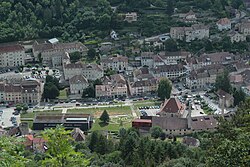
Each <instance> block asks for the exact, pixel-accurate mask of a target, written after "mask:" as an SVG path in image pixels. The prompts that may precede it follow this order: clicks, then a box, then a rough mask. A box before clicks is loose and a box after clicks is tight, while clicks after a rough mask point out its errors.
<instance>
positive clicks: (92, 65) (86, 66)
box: [64, 62, 103, 71]
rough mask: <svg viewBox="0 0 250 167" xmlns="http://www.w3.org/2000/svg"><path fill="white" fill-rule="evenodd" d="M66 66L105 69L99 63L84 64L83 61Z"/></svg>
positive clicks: (66, 65) (67, 67)
mask: <svg viewBox="0 0 250 167" xmlns="http://www.w3.org/2000/svg"><path fill="white" fill-rule="evenodd" d="M64 68H65V69H71V68H81V69H84V70H97V71H103V69H102V67H101V66H100V65H98V64H83V63H81V62H76V63H69V64H65V65H64Z"/></svg>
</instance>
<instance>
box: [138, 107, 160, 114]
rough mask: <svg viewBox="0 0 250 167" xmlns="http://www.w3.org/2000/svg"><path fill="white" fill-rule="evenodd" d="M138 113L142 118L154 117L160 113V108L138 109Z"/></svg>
mask: <svg viewBox="0 0 250 167" xmlns="http://www.w3.org/2000/svg"><path fill="white" fill-rule="evenodd" d="M139 111H140V114H141V115H142V116H156V114H157V113H158V112H159V111H160V106H145V107H139Z"/></svg>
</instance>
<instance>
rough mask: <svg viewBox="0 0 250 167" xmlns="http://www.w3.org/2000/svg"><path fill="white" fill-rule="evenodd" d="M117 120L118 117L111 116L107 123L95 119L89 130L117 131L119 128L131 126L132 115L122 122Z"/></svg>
mask: <svg viewBox="0 0 250 167" xmlns="http://www.w3.org/2000/svg"><path fill="white" fill-rule="evenodd" d="M120 122H121V121H120V120H118V118H112V119H111V121H110V123H109V124H108V125H106V124H104V123H102V122H101V121H100V120H99V119H95V123H94V124H93V126H92V128H91V131H95V130H100V131H103V130H105V131H119V129H120V128H126V129H128V128H130V127H131V126H132V123H131V122H132V117H128V118H127V119H125V120H124V118H123V121H122V123H120Z"/></svg>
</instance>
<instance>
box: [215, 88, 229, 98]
mask: <svg viewBox="0 0 250 167" xmlns="http://www.w3.org/2000/svg"><path fill="white" fill-rule="evenodd" d="M216 94H217V96H219V98H223V97H224V96H225V98H226V99H231V98H233V96H232V95H230V94H229V93H227V92H225V91H224V90H222V89H219V90H218V91H217V92H216Z"/></svg>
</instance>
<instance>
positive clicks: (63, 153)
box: [42, 126, 89, 167]
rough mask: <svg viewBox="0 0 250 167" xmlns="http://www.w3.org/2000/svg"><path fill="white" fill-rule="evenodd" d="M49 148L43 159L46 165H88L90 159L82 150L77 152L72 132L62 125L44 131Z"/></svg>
mask: <svg viewBox="0 0 250 167" xmlns="http://www.w3.org/2000/svg"><path fill="white" fill-rule="evenodd" d="M43 137H44V139H45V140H47V144H48V146H49V149H48V150H47V151H46V152H45V154H46V157H45V159H44V160H42V164H43V165H44V166H51V167H67V166H71V167H78V166H81V167H83V166H87V165H88V164H89V160H88V159H86V158H85V157H84V154H82V153H81V152H76V151H75V148H74V147H73V145H72V142H73V138H72V137H71V136H70V132H68V131H65V129H64V128H63V127H61V126H57V127H56V128H55V129H48V130H45V131H44V132H43Z"/></svg>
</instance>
